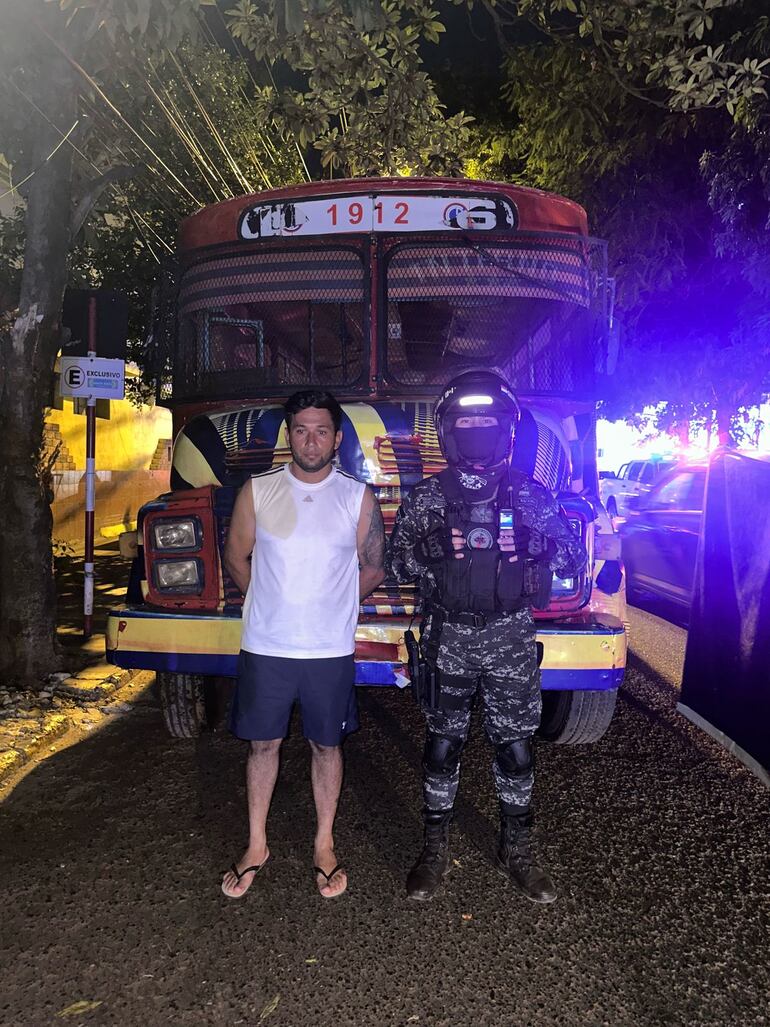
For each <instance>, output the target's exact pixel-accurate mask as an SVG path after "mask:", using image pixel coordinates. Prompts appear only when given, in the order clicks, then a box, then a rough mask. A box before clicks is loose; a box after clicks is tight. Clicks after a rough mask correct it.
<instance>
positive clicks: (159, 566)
mask: <svg viewBox="0 0 770 1027" xmlns="http://www.w3.org/2000/svg"><path fill="white" fill-rule="evenodd" d="M154 568H155V583H156V584H157V586H158V588H159V589H163V590H165V591H169V592H199V591H200V589H201V585H202V580H201V579H202V574H201V566H200V561H199V560H156V562H155V564H154Z"/></svg>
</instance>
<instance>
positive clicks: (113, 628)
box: [107, 610, 626, 670]
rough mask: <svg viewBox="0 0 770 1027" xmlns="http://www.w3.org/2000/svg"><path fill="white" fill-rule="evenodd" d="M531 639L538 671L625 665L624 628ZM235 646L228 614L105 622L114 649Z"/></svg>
mask: <svg viewBox="0 0 770 1027" xmlns="http://www.w3.org/2000/svg"><path fill="white" fill-rule="evenodd" d="M407 623H408V619H407V620H403V619H402V620H401V621H400V622H398V623H395V624H388V623H387V622H386V621H383V622H380V623H372V622H369V623H365V624H359V625H358V628H357V630H356V639H357V640H358V641H359V642H385V643H389V644H391V645H399V646H402V645H403V633H404V628H405V627H406V625H407ZM121 625H122V630H119V626H121ZM537 639H538V641H539V642H542V643H543V646H544V657H543V663H542V667H543V669H544V670H606V669H610V668H619V667H625V665H626V636H625V633H624V632H617V633H614V634H613V633H611V632H607V633H606V634H596V633H592V632H585V633H583V632H579V631H564V632H558V630H557V633H555V634H554V628H546V629H544V630H543V631H540V632H538V634H537ZM204 640H205V641H204ZM240 644H241V621H240V620H238V619H235V618H232V617H200V616H196V615H195V614H191V615H190V616H189V617H184V616H181V615H175V616H173V617H158V618H157V619H156V618H154V617H146V616H142V617H131V616H126V617H121V612H120V610H116V611H114V612H113V613H111V614H110V616H109V618H108V621H107V648H108V649H110V650H117V651H118V652H121V651H122V652H133V653H141V652H147V653H201V654H208V655H211V656H234V655H237V653H238V651H239V650H240Z"/></svg>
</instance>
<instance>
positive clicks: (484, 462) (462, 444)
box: [450, 414, 511, 503]
mask: <svg viewBox="0 0 770 1027" xmlns="http://www.w3.org/2000/svg"><path fill="white" fill-rule="evenodd" d="M495 416H496V417H497V420H498V423H497V424H495V425H490V426H489V427H488V428H480V427H474V428H457V427H455V428H454V429H453V430H452V437H453V439H454V441H455V445H456V447H457V455H458V457H459V460H458V461H457V462H456V463H451V464H450V467H451V469H452V472H453V473H454V475H455V476H456V478H457V480H458V482H459V484H460V487H461V488H462V490H463V492H464V493H465V495H466V496H467V497H468V500H469V501H471V502H474V503H480V502H483V501H484V500H489V499H492V498H493V496H494V495H495V492H496V491H497V486H498V485H499V483H500V479H501V478H502V477H503V474H504V473H505V468H506V466H507V460H500V459H499V458H498V459H497V460H495V457H496V454H497V451H498V443H499V439H500V436H501V434H503V433H505V432H507V433H509V434H510V432H511V422H510V419H509V418H504V417H500V415H499V414H498V415H495ZM492 461H495V462H494V463H493V462H492Z"/></svg>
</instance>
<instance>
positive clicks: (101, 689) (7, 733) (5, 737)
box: [0, 660, 140, 785]
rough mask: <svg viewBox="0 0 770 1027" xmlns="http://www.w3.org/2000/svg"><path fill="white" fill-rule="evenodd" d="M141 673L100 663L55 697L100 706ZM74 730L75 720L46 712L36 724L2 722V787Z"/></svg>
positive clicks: (56, 689) (69, 681)
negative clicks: (37, 755)
mask: <svg viewBox="0 0 770 1027" xmlns="http://www.w3.org/2000/svg"><path fill="white" fill-rule="evenodd" d="M138 673H140V672H139V671H137V670H125V669H123V668H120V667H114V666H113V665H112V664H109V663H107V662H106V661H104V660H100V661H99V662H98V663H95V664H93V665H92V666H90V667H86V668H84V669H83V670H82V671H80V672H79V673H78V674H76V675H74V676H73V677H70V678H66V679H65V680H64V681H62V682H61V683H59V684H57V685H56V686H55V687H54V688H53V693H54V694H55V695H57V696H63V697H64V698H68V699H73V700H75V701H76V702H77V703H79V704H82V705H91V704H97V705H98V704H99V703H100V702H104V701H105V700H106V699H108V698H109V697H110V696H111V695H112V694H113V692H116V691H117V690H118V689H119V688H122V687H123V686H124V685H127V684H128V683H129V682H130V681H131V679H132V678H133V677H135V676H136V675H137V674H138ZM73 726H74V721H73V719H72V717H71V716H70V715H68V714H67V713H62V712H60V711H58V710H45V711H44V712H43V715H42V716H41V717H40V719H39V720H38V721H37V722H36V723H33V717H29V718H27V717H21V718H16V719H9V720H5V721H0V785H2V784H3V782H4V781H5V780H6V779H7V778H9V777H11V776H12V775H13V774H15V773H16V772H17V771H19V770H20V769H21V768H22V767H23V766H24V765H25V764H26V763H27V762H29V760H30V759H32V757H33V756H35V755H36V754H37V753H39V752H40V751H41V750H42V749H44V748H45V747H46V746H50V745H51V743H52V742H54V741H55V740H56V739H57V738H60V737H61V736H62V735H64V734H66V732H67V731H69V730H70V728H72V727H73Z"/></svg>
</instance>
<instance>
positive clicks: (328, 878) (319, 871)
mask: <svg viewBox="0 0 770 1027" xmlns="http://www.w3.org/2000/svg"><path fill="white" fill-rule="evenodd" d="M340 870H342V871H343V873H346V871H345V868H344V867H343V865H342V864H341V863H338V864H337V866H336V867H335V868H334V869H333V870H331V871H329V873H328V874H327V873H326V871H325V870H322V869H321V868H320V867H313V873H315V874H320V875H321V877H325V878H326V884H331V883H332V878H333V877H334V875H335V874H337V873H339V872H340ZM316 887H318V881H316ZM347 890H348V886H347V884H346V885H345V887H344V889H343V890H342V891H341V892H337V894H336V895H324V893H323V892H322V891H321V889H320V888H319V889H318V894H319V895H320V896H321V898H322V899H338V898H339V897H340V895H344V894H345V892H346V891H347Z"/></svg>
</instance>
